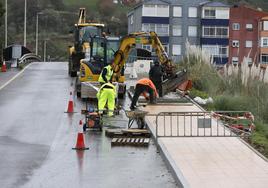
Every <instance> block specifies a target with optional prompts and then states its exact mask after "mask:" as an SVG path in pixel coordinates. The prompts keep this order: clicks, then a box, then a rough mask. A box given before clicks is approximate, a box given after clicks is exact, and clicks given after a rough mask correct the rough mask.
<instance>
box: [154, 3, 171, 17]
mask: <svg viewBox="0 0 268 188" xmlns="http://www.w3.org/2000/svg"><path fill="white" fill-rule="evenodd" d="M156 7H157V8H156V16H157V17H169V6H168V5H157V6H156Z"/></svg>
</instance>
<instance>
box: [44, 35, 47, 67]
mask: <svg viewBox="0 0 268 188" xmlns="http://www.w3.org/2000/svg"><path fill="white" fill-rule="evenodd" d="M46 55H47V41H46V39H45V40H44V62H46Z"/></svg>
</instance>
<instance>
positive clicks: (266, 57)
mask: <svg viewBox="0 0 268 188" xmlns="http://www.w3.org/2000/svg"><path fill="white" fill-rule="evenodd" d="M261 63H262V64H268V54H261Z"/></svg>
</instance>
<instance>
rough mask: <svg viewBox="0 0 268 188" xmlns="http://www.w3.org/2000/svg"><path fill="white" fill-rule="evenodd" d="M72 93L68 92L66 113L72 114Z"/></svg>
mask: <svg viewBox="0 0 268 188" xmlns="http://www.w3.org/2000/svg"><path fill="white" fill-rule="evenodd" d="M72 95H73V93H72V92H70V99H69V102H68V108H67V112H66V113H74V101H73V96H72Z"/></svg>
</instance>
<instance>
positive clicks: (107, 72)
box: [98, 63, 114, 85]
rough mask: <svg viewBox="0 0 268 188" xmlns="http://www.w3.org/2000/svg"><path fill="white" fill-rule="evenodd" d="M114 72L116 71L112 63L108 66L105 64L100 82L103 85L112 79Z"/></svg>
mask: <svg viewBox="0 0 268 188" xmlns="http://www.w3.org/2000/svg"><path fill="white" fill-rule="evenodd" d="M113 73H114V71H113V65H112V63H111V64H109V65H107V66H105V67H104V68H103V69H102V71H101V74H100V76H99V80H98V81H99V82H100V84H101V85H102V84H105V83H108V82H110V81H112V79H113Z"/></svg>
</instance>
